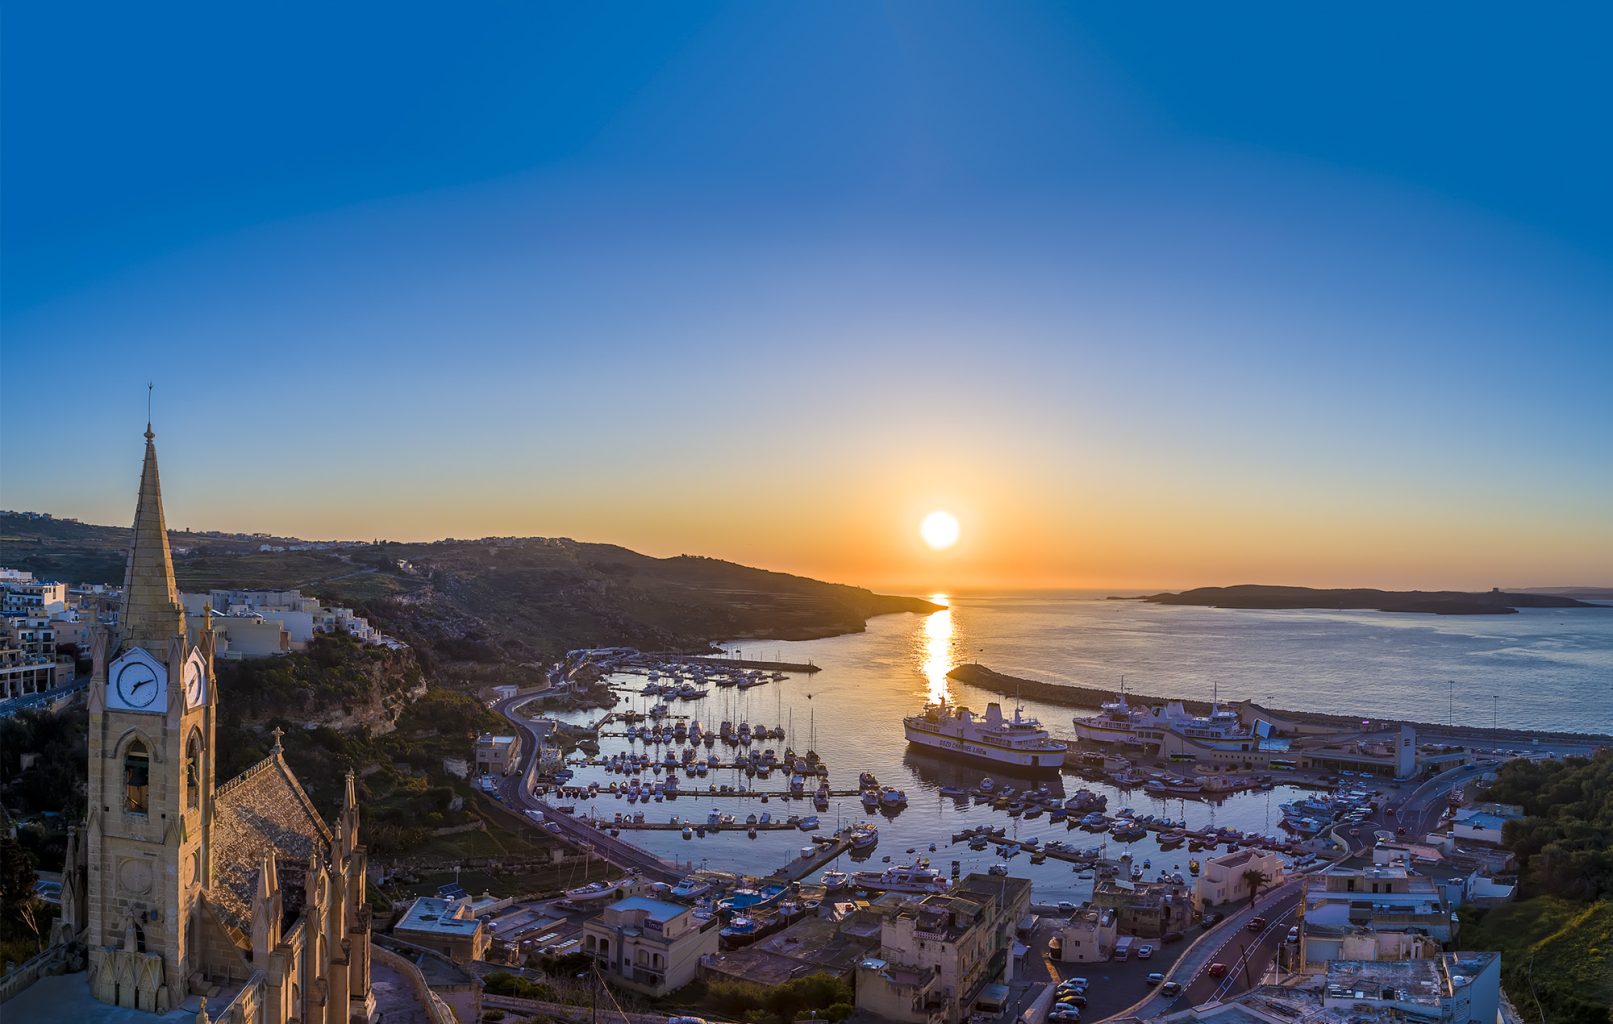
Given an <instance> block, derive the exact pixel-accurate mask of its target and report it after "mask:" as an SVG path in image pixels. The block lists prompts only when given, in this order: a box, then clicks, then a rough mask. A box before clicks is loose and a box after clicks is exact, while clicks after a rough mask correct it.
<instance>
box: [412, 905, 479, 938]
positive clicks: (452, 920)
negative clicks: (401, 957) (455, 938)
mask: <svg viewBox="0 0 1613 1024" xmlns="http://www.w3.org/2000/svg"><path fill="white" fill-rule="evenodd" d="M461 913H463V914H465V915H467V916H465V917H460V916H459V915H460V914H461ZM480 924H481V922H480V921H479V920H477V918H476V914H475V912H474V911H473V910H472V909H471V901H470V899H469V898H466V899H459V900H440V899H437V898H436V897H434V896H422V897H420V898H419V899H417V900H415V901H414V902H413V903H411V904H410V905H409V909H408V910H406V911H404V914H403V917H402V918H401V919H399V921H398V923H397V924H396V925H394V926H393V928H392V930H393V931H395V932H397V931H410V932H429V933H431V934H434V935H471V934H474V933H475V931H476V928H477V926H479V925H480Z"/></svg>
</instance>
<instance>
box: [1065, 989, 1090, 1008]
mask: <svg viewBox="0 0 1613 1024" xmlns="http://www.w3.org/2000/svg"><path fill="white" fill-rule="evenodd" d="M1086 1004H1087V997H1086V996H1085V995H1083V994H1082V993H1080V992H1068V993H1060V995H1059V1005H1061V1006H1085V1005H1086Z"/></svg>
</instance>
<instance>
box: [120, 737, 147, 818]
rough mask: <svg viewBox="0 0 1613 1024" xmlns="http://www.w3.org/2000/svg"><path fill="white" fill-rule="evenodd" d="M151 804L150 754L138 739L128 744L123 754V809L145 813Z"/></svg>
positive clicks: (131, 812)
mask: <svg viewBox="0 0 1613 1024" xmlns="http://www.w3.org/2000/svg"><path fill="white" fill-rule="evenodd" d="M150 804H151V755H150V754H149V753H147V752H146V745H145V744H144V743H141V742H140V741H139V740H135V741H134V742H132V743H130V744H129V752H128V753H127V754H125V755H123V809H124V810H125V811H128V812H129V813H130V814H145V813H147V809H148V808H149V807H150Z"/></svg>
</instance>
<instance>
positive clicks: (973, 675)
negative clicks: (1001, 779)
mask: <svg viewBox="0 0 1613 1024" xmlns="http://www.w3.org/2000/svg"><path fill="white" fill-rule="evenodd" d="M947 678H949V679H956V680H957V681H958V682H960V683H963V684H965V685H967V686H973V687H977V688H979V689H982V690H986V691H989V692H991V693H997V694H1002V695H1003V696H1007V697H1019V698H1023V699H1025V700H1033V701H1037V702H1039V703H1042V704H1052V705H1055V706H1058V707H1069V708H1093V709H1096V708H1099V707H1101V706H1102V705H1103V704H1105V703H1107V702H1109V701H1112V700H1114V698H1115V692H1114V691H1113V690H1106V689H1098V688H1096V687H1091V686H1079V685H1075V684H1069V683H1050V682H1047V681H1045V680H1040V679H1021V678H1019V677H1017V676H1010V675H1005V674H1003V673H1001V672H995V671H993V670H991V669H990V668H987V667H986V666H985V665H981V664H978V663H975V662H970V663H968V664H964V665H959V666H957V667H956V668H954V669H952V671H950V672H948V673H947ZM1126 698H1127V699H1128V700H1131V701H1133V702H1136V703H1140V704H1165V703H1168V702H1170V701H1173V700H1174V701H1180V703H1181V704H1182V706H1183V707H1184V708H1186V709H1187V710H1188V711H1190V712H1192V713H1194V714H1207V713H1208V712H1209V710H1210V704H1209V702H1208V701H1202V700H1191V699H1187V698H1181V697H1159V696H1151V695H1149V694H1145V693H1132V692H1128V693H1127V694H1126ZM1239 706H1248V707H1251V708H1255V709H1259V710H1265V711H1270V713H1271V714H1272V715H1274V716H1278V717H1282V718H1287V719H1290V720H1293V721H1298V722H1307V723H1310V724H1313V725H1323V726H1333V727H1337V728H1338V729H1340V730H1347V729H1348V730H1359V729H1360V727H1361V721H1362V719H1363V718H1369V719H1371V721H1372V722H1373V723H1374V725H1376V726H1379V727H1382V728H1394V727H1398V726H1400V725H1409V726H1412V727H1413V728H1415V729H1418V730H1419V731H1423V732H1434V733H1437V734H1439V735H1440V736H1450V737H1463V736H1465V737H1471V738H1473V739H1487V740H1509V741H1510V740H1522V741H1528V740H1531V739H1550V740H1557V741H1567V742H1574V743H1595V742H1598V741H1601V742H1605V743H1609V744H1613V736H1607V735H1604V734H1601V733H1580V732H1556V731H1550V730H1541V729H1485V728H1482V727H1479V726H1468V725H1457V726H1449V725H1443V724H1440V723H1437V722H1419V721H1412V720H1402V719H1396V718H1383V717H1378V716H1375V715H1332V714H1326V713H1323V712H1320V711H1294V710H1289V709H1286V708H1265V707H1263V706H1262V705H1259V704H1256V703H1254V702H1253V701H1242V702H1239Z"/></svg>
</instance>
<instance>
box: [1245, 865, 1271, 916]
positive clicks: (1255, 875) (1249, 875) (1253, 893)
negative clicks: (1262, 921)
mask: <svg viewBox="0 0 1613 1024" xmlns="http://www.w3.org/2000/svg"><path fill="white" fill-rule="evenodd" d="M1243 882H1244V884H1245V885H1247V886H1248V887H1249V905H1250V906H1251V907H1252V906H1254V905H1255V900H1256V899H1258V898H1259V897H1260V887H1261V886H1263V885H1265V884H1266V873H1265V872H1264V871H1261V870H1260V869H1259V868H1250V869H1249V870H1247V871H1245V872H1244V873H1243Z"/></svg>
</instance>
